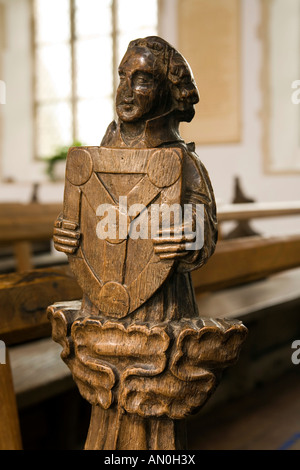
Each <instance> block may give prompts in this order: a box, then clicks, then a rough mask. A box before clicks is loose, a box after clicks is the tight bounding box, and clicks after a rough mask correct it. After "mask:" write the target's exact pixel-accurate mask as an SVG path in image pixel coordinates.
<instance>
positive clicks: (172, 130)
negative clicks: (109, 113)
mask: <svg viewBox="0 0 300 470" xmlns="http://www.w3.org/2000/svg"><path fill="white" fill-rule="evenodd" d="M172 142H183V139H182V138H181V136H180V134H179V131H178V123H177V122H176V121H175V119H174V116H173V115H172V113H170V112H168V113H167V114H164V115H162V116H159V117H158V118H153V119H149V121H147V122H146V126H145V130H144V132H143V134H142V135H141V136H139V137H137V139H136V140H131V141H129V140H128V141H127V140H126V139H124V137H123V135H122V123H121V122H116V121H113V122H112V123H111V124H110V126H109V127H108V129H107V131H106V134H105V136H104V138H103V140H102V142H101V145H103V146H109V147H133V148H155V147H160V146H161V145H166V144H170V143H172Z"/></svg>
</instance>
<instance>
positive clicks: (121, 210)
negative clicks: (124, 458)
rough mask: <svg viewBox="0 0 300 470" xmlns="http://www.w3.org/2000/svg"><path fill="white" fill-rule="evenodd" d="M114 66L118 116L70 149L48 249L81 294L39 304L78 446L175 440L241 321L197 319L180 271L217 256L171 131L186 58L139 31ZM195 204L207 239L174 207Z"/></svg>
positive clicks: (211, 228)
mask: <svg viewBox="0 0 300 470" xmlns="http://www.w3.org/2000/svg"><path fill="white" fill-rule="evenodd" d="M119 74H120V84H119V87H118V90H117V95H116V110H117V114H118V118H119V120H118V122H112V123H111V124H110V125H109V126H108V129H107V132H106V134H105V136H104V138H103V139H102V143H101V145H100V146H99V147H95V146H94V147H82V148H76V149H74V148H71V149H70V150H69V153H68V157H67V170H66V185H65V197H64V208H63V215H62V218H59V219H58V222H57V223H56V224H55V225H56V228H55V238H54V242H55V244H54V246H55V247H56V248H57V249H58V250H59V251H64V252H65V253H66V254H68V259H69V264H70V267H71V269H72V270H73V273H74V276H75V278H76V279H77V281H78V283H79V285H80V286H81V288H82V291H83V299H82V302H76V303H74V302H65V303H56V304H53V305H50V306H49V308H48V317H49V320H50V321H51V324H52V336H53V339H54V340H55V341H56V342H58V343H59V344H60V345H61V346H62V348H63V349H62V352H61V357H62V359H63V360H64V361H65V362H66V364H67V365H68V367H69V368H70V370H71V372H72V376H73V378H74V380H75V382H76V384H77V386H78V389H79V391H80V393H81V395H82V396H83V397H84V398H85V399H86V400H87V401H88V402H89V403H90V404H91V405H92V415H91V422H90V429H89V432H88V436H87V440H86V444H85V449H94V450H108V449H109V450H147V449H148V450H176V449H184V448H186V445H187V444H186V440H185V437H184V428H185V418H186V416H188V415H189V414H191V413H195V412H196V411H197V410H199V409H200V408H201V407H202V406H204V405H205V403H206V402H207V400H208V399H209V398H210V396H211V395H212V394H213V392H214V391H215V388H216V387H217V385H218V383H219V381H220V377H221V374H222V371H223V370H224V369H225V368H227V367H229V366H230V365H232V364H233V363H234V362H236V361H237V359H238V356H239V351H240V349H241V347H242V344H243V342H244V340H245V338H246V335H247V329H246V328H245V326H244V325H242V324H241V322H238V321H234V320H233V321H226V320H220V321H218V320H204V319H201V318H200V317H199V313H198V310H197V305H196V302H195V298H194V293H193V286H192V284H191V277H190V271H192V270H194V269H197V268H199V267H201V266H203V265H204V264H205V263H206V262H207V261H208V259H209V258H210V256H212V254H213V253H214V250H215V244H216V240H217V219H216V204H215V200H214V195H213V190H212V187H211V182H210V180H209V176H208V174H207V171H206V169H205V168H204V166H203V164H202V163H201V162H200V160H199V158H198V156H197V155H196V154H195V153H194V150H193V146H187V145H186V144H185V143H184V142H183V140H182V139H181V137H180V135H179V123H180V122H181V121H188V122H189V121H191V119H192V118H193V116H194V105H195V103H197V102H198V100H199V96H198V92H197V88H196V86H195V83H194V80H193V77H192V75H191V72H190V68H189V66H188V64H187V63H186V61H185V59H184V58H183V56H182V55H181V54H180V53H179V52H178V51H176V50H175V49H174V48H173V47H172V46H171V45H170V44H168V43H167V42H166V41H164V40H162V39H161V38H158V37H149V38H143V39H138V40H136V41H132V42H131V43H130V44H129V47H128V50H127V52H126V54H125V56H124V58H123V59H122V61H121V64H120V67H119ZM78 190H79V191H80V193H81V197H80V198H79V197H78ZM73 195H74V198H73ZM125 199H126V201H127V204H124V200H125ZM197 203H198V204H202V205H203V206H204V210H203V211H202V213H203V216H202V218H203V220H202V219H201V222H203V223H204V231H205V233H204V234H203V237H204V245H203V246H202V245H201V247H199V246H197V247H196V246H195V245H194V246H192V247H190V246H189V247H187V246H186V241H187V240H186V233H185V229H186V225H188V223H187V222H186V221H185V220H183V217H182V209H183V207H184V204H189V205H190V207H191V220H190V221H189V224H190V227H191V228H192V227H194V226H196V224H198V222H199V220H196V216H197V214H198V212H197V210H196V208H195V204H197ZM157 205H159V208H160V212H158V216H157V217H156V216H155V212H154V211H153V210H152V209H155V208H157ZM125 206H126V207H125ZM128 206H129V207H128ZM104 208H105V211H106V212H105V211H103V209H104ZM174 208H177V210H178V208H179V209H180V215H179V214H176V213H175V209H174ZM108 214H109V215H110V217H111V218H109V215H108ZM117 215H118V216H120V215H122V216H124V220H123V222H122V221H120V218H118V217H116V216H117ZM176 215H177V216H176ZM166 216H167V217H168V219H167V221H166ZM180 216H181V217H180ZM149 221H150V223H149ZM151 222H152V224H153V225H155V229H153V226H151ZM167 222H168V223H167ZM72 223H73V227H72ZM145 223H149V225H146V226H144V227H143V224H145ZM101 224H106V225H105V230H104V229H103V230H102V228H103V227H102V225H101ZM120 227H121V228H122V235H121V234H120V233H119V234H118V235H116V234H115V233H114V231H115V229H119V228H120ZM167 227H168V229H169V230H168V232H167V231H166V228H167ZM159 235H161V236H159ZM174 235H175V236H174ZM189 248H192V249H189Z"/></svg>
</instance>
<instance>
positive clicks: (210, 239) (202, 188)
mask: <svg viewBox="0 0 300 470" xmlns="http://www.w3.org/2000/svg"><path fill="white" fill-rule="evenodd" d="M184 181H185V197H184V201H183V202H184V204H192V206H193V209H192V210H193V225H194V229H195V227H196V223H197V224H198V228H199V231H200V232H201V238H202V243H201V245H202V246H201V247H200V248H199V249H196V250H193V251H191V253H190V254H189V255H188V256H187V257H186V258H184V260H182V261H181V262H180V264H179V265H178V271H180V272H188V271H193V270H194V269H198V268H200V267H201V266H203V265H204V264H205V263H206V262H207V261H208V259H209V258H210V257H211V256H212V254H213V253H214V251H215V247H216V243H217V238H218V227H217V215H216V203H215V197H214V193H213V189H212V185H211V182H210V178H209V176H208V173H207V170H206V168H205V167H204V165H203V163H202V162H201V161H200V159H199V157H198V155H197V154H196V153H194V152H188V153H187V155H186V159H185V165H184ZM197 205H200V206H199V207H203V210H200V211H199V210H198V212H197ZM201 205H203V206H201Z"/></svg>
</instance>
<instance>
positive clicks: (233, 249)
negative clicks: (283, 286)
mask: <svg viewBox="0 0 300 470" xmlns="http://www.w3.org/2000/svg"><path fill="white" fill-rule="evenodd" d="M232 260H234V263H233V262H232ZM298 266H300V236H299V235H289V236H281V237H279V236H278V237H247V238H240V239H235V240H226V241H221V242H219V243H218V245H217V248H216V252H215V254H214V256H213V257H212V258H211V259H210V260H209V262H208V263H207V264H206V266H204V267H203V268H202V269H201V270H199V271H195V272H193V273H192V277H193V281H194V286H195V289H196V292H198V293H200V292H206V291H209V290H217V289H223V288H225V287H231V286H235V285H238V284H243V283H245V282H251V281H256V280H259V279H263V278H264V277H266V276H269V275H271V274H274V273H278V272H281V271H285V270H288V269H292V268H296V267H298Z"/></svg>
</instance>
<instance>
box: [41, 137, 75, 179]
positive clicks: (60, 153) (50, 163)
mask: <svg viewBox="0 0 300 470" xmlns="http://www.w3.org/2000/svg"><path fill="white" fill-rule="evenodd" d="M70 147H82V143H81V142H79V141H75V142H73V144H72V145H70V146H66V147H59V148H58V149H57V151H56V154H55V155H53V156H52V157H48V158H45V159H44V160H45V162H46V174H47V175H48V176H49V178H50V180H51V181H55V173H54V168H55V165H56V163H57V162H59V161H62V160H66V159H67V155H68V151H69V148H70Z"/></svg>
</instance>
